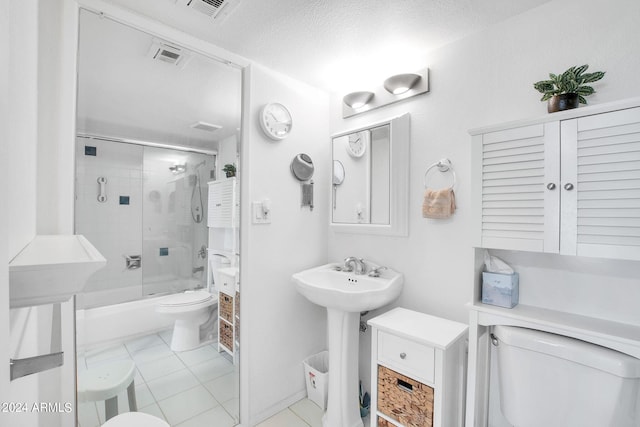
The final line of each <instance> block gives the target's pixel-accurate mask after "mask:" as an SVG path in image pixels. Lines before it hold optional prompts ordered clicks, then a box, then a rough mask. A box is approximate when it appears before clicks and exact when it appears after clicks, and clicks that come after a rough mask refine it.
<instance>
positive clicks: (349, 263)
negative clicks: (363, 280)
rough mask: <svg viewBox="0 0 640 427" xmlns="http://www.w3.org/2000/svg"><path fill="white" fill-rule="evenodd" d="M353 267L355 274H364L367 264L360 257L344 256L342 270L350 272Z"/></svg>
mask: <svg viewBox="0 0 640 427" xmlns="http://www.w3.org/2000/svg"><path fill="white" fill-rule="evenodd" d="M354 269H355V273H356V274H364V273H365V270H366V269H367V266H366V265H365V263H364V260H363V259H362V258H356V257H354V256H350V257H346V258H345V259H344V268H343V270H342V271H347V272H351V271H353V270H354Z"/></svg>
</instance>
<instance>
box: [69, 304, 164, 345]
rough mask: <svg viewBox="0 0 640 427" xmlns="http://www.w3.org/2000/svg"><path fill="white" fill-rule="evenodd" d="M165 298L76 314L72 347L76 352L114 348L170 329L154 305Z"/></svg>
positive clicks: (97, 308)
mask: <svg viewBox="0 0 640 427" xmlns="http://www.w3.org/2000/svg"><path fill="white" fill-rule="evenodd" d="M167 297H168V295H164V296H159V297H149V298H144V299H141V300H137V301H131V302H124V303H120V304H113V305H107V306H104V307H96V308H89V309H83V310H77V311H76V347H77V350H78V351H79V352H82V351H87V350H92V349H95V348H100V347H106V346H112V345H116V344H119V343H122V342H125V341H128V340H130V339H132V338H135V337H139V336H143V335H148V334H152V333H154V332H159V331H162V330H165V329H169V328H171V327H172V326H173V321H172V320H171V319H168V318H167V317H168V316H166V317H165V316H161V315H160V314H158V313H156V306H157V305H158V304H159V303H160V302H161V301H162V300H163V299H166V298H167Z"/></svg>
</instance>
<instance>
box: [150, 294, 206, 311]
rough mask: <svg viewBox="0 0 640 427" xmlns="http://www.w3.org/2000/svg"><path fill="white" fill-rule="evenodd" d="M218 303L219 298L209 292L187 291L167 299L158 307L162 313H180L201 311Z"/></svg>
mask: <svg viewBox="0 0 640 427" xmlns="http://www.w3.org/2000/svg"><path fill="white" fill-rule="evenodd" d="M217 303H218V298H217V297H216V296H214V295H212V294H210V293H209V292H207V291H204V290H201V291H186V292H183V293H180V294H174V295H170V296H168V297H166V298H165V299H164V300H163V301H162V302H161V303H160V304H159V305H158V307H157V311H158V312H160V313H174V312H176V313H179V312H182V311H191V310H199V309H201V308H205V307H209V306H211V305H215V304H217Z"/></svg>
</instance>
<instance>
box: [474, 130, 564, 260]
mask: <svg viewBox="0 0 640 427" xmlns="http://www.w3.org/2000/svg"><path fill="white" fill-rule="evenodd" d="M476 139H479V141H478V140H476V141H474V151H475V153H474V154H473V155H474V157H480V159H474V162H473V163H474V164H475V165H478V164H479V165H481V166H480V167H479V168H477V166H476V168H477V169H476V172H475V174H474V175H475V178H474V181H475V190H474V192H475V193H476V194H475V195H474V197H475V199H476V203H475V206H477V207H478V208H477V209H478V211H477V212H476V215H475V216H476V220H477V221H478V222H479V224H477V229H479V230H480V245H479V246H481V247H485V248H496V249H512V250H524V251H534V252H552V253H557V252H558V250H559V194H560V192H559V191H558V189H557V187H558V178H559V169H560V168H559V165H560V164H559V162H560V125H559V123H558V122H552V123H546V124H536V125H531V126H523V127H518V128H512V129H506V130H501V131H496V132H490V133H485V134H483V135H479V136H477V137H476ZM480 147H481V148H480ZM480 185H481V187H480ZM478 193H479V194H478Z"/></svg>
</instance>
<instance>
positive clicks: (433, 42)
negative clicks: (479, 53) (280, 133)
mask: <svg viewBox="0 0 640 427" xmlns="http://www.w3.org/2000/svg"><path fill="white" fill-rule="evenodd" d="M178 1H179V2H181V3H184V0H178ZM228 1H237V0H228ZM546 1H549V0H387V1H381V0H240V1H239V3H238V4H237V7H236V8H235V9H234V10H233V11H232V13H231V14H230V15H229V16H228V17H227V18H226V19H225V20H223V21H222V22H220V21H219V20H216V21H214V20H212V19H211V18H209V17H207V16H205V15H203V14H201V13H199V12H197V11H194V10H193V9H190V8H187V7H185V6H183V5H182V4H180V3H176V1H175V0H111V2H113V3H118V4H120V5H121V6H122V7H125V8H128V9H132V10H134V11H136V12H139V13H142V14H144V15H147V16H149V17H151V18H154V19H156V20H158V21H160V22H164V23H166V24H168V25H170V26H172V27H175V28H177V29H179V30H182V31H184V32H187V33H191V34H193V35H195V36H196V37H199V38H201V39H204V40H207V41H210V42H212V43H213V44H215V45H217V46H219V47H221V48H223V49H226V50H228V51H230V52H233V53H235V54H237V55H240V56H243V57H245V58H247V59H249V60H251V61H254V62H257V63H260V64H262V65H265V66H267V67H269V68H272V69H274V70H277V71H280V72H282V73H284V74H287V75H289V76H291V77H294V78H296V79H298V80H301V81H304V82H307V83H309V84H311V85H314V86H317V87H319V88H322V89H325V90H328V91H335V92H338V93H340V92H351V91H355V90H359V89H362V88H368V87H371V86H372V85H377V84H379V82H380V81H382V80H383V79H384V78H386V77H388V76H389V75H391V74H394V73H398V72H411V71H417V70H419V69H422V68H424V67H425V66H428V65H429V64H428V52H429V51H430V50H432V49H435V48H437V47H441V46H443V45H445V44H447V43H450V42H452V41H454V40H456V39H459V38H462V37H465V36H468V35H470V34H472V33H473V32H476V31H480V30H481V29H483V28H486V27H488V26H490V25H492V24H495V23H496V22H499V21H501V20H504V19H507V18H508V17H510V16H513V15H516V14H519V13H522V12H524V11H525V10H527V9H530V8H533V7H536V6H538V5H540V4H542V3H545V2H546ZM152 42H153V37H151V36H149V35H147V34H145V33H143V32H141V31H138V30H136V29H132V28H129V27H126V26H125V25H122V24H119V23H115V22H113V21H111V20H110V19H102V18H100V17H98V16H97V15H95V14H93V13H91V12H86V11H84V12H83V14H82V16H81V23H80V46H79V63H78V66H79V79H78V85H79V87H78V130H79V131H86V132H89V133H94V134H103V135H109V136H117V137H124V138H133V139H146V140H151V141H156V142H163V143H172V144H180V145H191V146H199V147H211V142H212V141H219V140H221V139H222V138H224V137H226V136H229V135H232V134H235V133H236V132H237V128H239V126H240V93H241V92H240V72H239V70H238V69H237V68H233V67H230V66H227V65H224V64H221V63H219V62H216V61H214V60H210V59H208V58H203V57H200V56H197V55H193V57H192V58H191V60H190V61H189V62H188V63H187V64H186V65H185V66H184V67H182V68H180V67H175V66H172V65H168V64H165V63H158V62H157V61H152V60H150V59H149V58H148V56H147V52H148V50H149V47H150V45H151V43H152ZM197 121H205V122H208V123H213V124H217V125H222V126H223V128H222V129H220V130H218V131H215V132H214V133H207V132H204V131H201V130H194V129H192V128H190V125H191V124H193V123H194V122H197Z"/></svg>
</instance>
